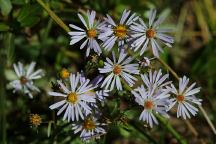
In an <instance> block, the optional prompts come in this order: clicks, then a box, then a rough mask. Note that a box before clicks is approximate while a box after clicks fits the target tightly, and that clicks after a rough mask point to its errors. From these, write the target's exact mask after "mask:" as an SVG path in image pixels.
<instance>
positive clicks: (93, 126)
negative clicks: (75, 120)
mask: <svg viewBox="0 0 216 144" xmlns="http://www.w3.org/2000/svg"><path fill="white" fill-rule="evenodd" d="M104 125H106V124H105V123H99V122H97V119H96V118H94V117H87V118H86V119H85V120H84V121H83V123H81V124H73V125H72V126H73V127H72V129H73V130H74V134H76V133H78V132H80V133H81V134H80V138H81V139H82V140H83V141H89V140H91V139H94V138H96V139H98V138H100V136H101V135H104V134H106V131H105V129H104V128H103V127H102V126H104Z"/></svg>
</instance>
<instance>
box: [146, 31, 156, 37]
mask: <svg viewBox="0 0 216 144" xmlns="http://www.w3.org/2000/svg"><path fill="white" fill-rule="evenodd" d="M155 34H156V32H155V30H154V29H148V30H147V31H146V37H147V38H149V39H150V38H154V37H155Z"/></svg>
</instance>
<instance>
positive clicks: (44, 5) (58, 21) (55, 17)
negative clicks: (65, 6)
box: [36, 0, 70, 32]
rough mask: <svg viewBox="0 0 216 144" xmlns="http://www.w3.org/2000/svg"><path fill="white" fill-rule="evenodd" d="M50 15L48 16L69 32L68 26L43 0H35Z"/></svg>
mask: <svg viewBox="0 0 216 144" xmlns="http://www.w3.org/2000/svg"><path fill="white" fill-rule="evenodd" d="M36 1H37V2H38V3H39V4H40V5H41V6H42V7H43V8H44V9H45V10H46V11H47V13H48V14H49V15H50V17H51V18H52V19H53V20H54V21H55V22H56V23H57V24H58V25H59V26H60V27H61V28H63V29H64V30H65V31H66V32H70V28H69V27H68V26H67V25H66V24H65V23H64V22H63V21H62V20H61V19H60V18H59V17H58V16H57V15H56V14H55V13H54V12H53V11H52V10H51V9H50V8H49V7H48V6H47V5H46V4H45V3H44V2H43V0H36Z"/></svg>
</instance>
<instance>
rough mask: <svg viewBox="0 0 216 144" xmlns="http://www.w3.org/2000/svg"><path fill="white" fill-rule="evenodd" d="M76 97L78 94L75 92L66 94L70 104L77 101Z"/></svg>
mask: <svg viewBox="0 0 216 144" xmlns="http://www.w3.org/2000/svg"><path fill="white" fill-rule="evenodd" d="M77 99H78V96H77V94H76V93H75V92H71V93H69V94H68V96H67V101H68V102H70V103H72V104H75V103H76V102H77Z"/></svg>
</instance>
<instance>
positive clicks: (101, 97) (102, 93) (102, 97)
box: [96, 90, 110, 102]
mask: <svg viewBox="0 0 216 144" xmlns="http://www.w3.org/2000/svg"><path fill="white" fill-rule="evenodd" d="M109 92H110V91H109V90H98V91H96V98H97V99H98V100H99V101H100V102H104V101H105V99H106V97H108V96H109Z"/></svg>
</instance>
